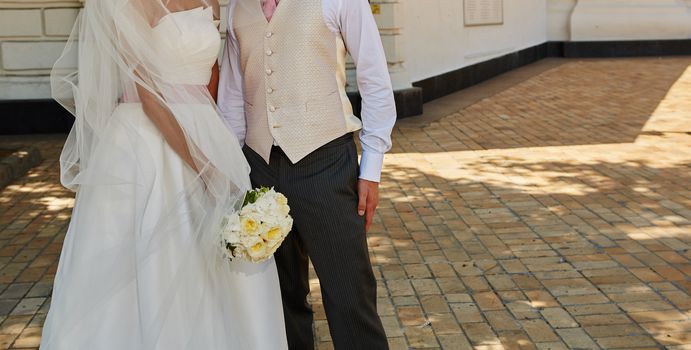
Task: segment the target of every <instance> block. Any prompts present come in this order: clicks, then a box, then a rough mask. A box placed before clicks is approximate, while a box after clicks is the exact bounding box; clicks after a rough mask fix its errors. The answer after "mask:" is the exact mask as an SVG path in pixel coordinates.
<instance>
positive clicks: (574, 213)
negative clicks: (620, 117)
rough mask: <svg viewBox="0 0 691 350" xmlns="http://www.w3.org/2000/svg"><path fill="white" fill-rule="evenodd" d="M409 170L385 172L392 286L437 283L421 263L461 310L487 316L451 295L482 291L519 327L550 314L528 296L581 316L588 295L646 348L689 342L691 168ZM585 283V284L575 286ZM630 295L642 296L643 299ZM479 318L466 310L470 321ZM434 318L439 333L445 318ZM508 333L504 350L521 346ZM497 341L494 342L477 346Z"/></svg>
mask: <svg viewBox="0 0 691 350" xmlns="http://www.w3.org/2000/svg"><path fill="white" fill-rule="evenodd" d="M398 160H399V159H397V158H396V159H393V160H390V162H389V163H388V164H387V166H386V167H385V171H384V176H383V179H382V194H381V197H382V204H381V209H380V211H379V214H378V217H377V220H376V222H375V225H374V228H373V230H372V233H371V234H370V245H371V250H372V253H373V262H374V264H375V267H376V269H377V270H378V271H380V272H381V274H382V276H383V279H384V282H383V283H386V284H387V285H396V286H400V285H402V283H403V282H402V281H409V282H412V281H414V280H415V279H418V278H426V277H424V276H423V277H418V276H415V275H411V274H410V273H409V269H410V267H411V266H412V265H415V266H418V265H424V266H427V267H428V268H429V269H430V270H431V271H432V272H433V273H434V279H436V280H437V283H438V284H439V285H440V287H441V288H442V292H444V293H445V295H446V296H447V299H446V300H447V304H448V307H449V308H450V309H452V310H453V309H454V307H456V306H458V305H465V306H464V307H469V308H471V309H472V310H476V311H475V312H477V308H476V307H472V305H469V304H468V305H466V304H464V303H457V302H458V301H454V299H453V298H457V297H458V296H457V295H454V294H446V292H447V289H448V290H456V291H457V292H462V293H466V294H470V295H471V296H473V298H474V299H473V300H472V301H474V302H477V301H478V299H476V294H477V293H483V292H484V291H491V292H494V293H496V294H497V295H498V296H499V298H500V300H501V302H502V304H503V305H504V306H505V307H506V308H507V309H508V310H509V311H510V312H511V315H512V317H513V321H512V322H516V324H518V322H519V321H520V320H523V319H522V317H538V318H540V313H539V312H541V311H542V309H543V308H544V305H540V303H536V302H535V301H533V300H528V298H525V297H522V298H523V299H520V298H519V297H517V298H516V299H512V298H514V296H515V295H516V294H515V290H518V287H520V289H521V290H523V291H526V290H533V291H537V290H541V291H544V292H546V293H551V294H552V297H553V299H554V300H558V301H559V303H560V304H558V305H553V304H552V305H551V306H550V307H552V308H554V307H557V308H560V307H561V308H564V309H566V310H568V311H569V312H570V311H572V309H570V308H577V307H578V306H577V305H573V302H572V300H574V299H575V298H577V297H579V296H583V295H588V296H592V297H593V298H598V299H597V301H594V302H593V303H595V304H599V305H602V304H608V305H609V306H611V310H610V311H607V312H605V313H611V314H613V315H612V316H613V317H614V316H617V317H621V318H622V319H623V321H622V322H624V323H627V324H632V325H631V327H632V329H635V331H633V333H634V334H640V335H641V336H645V337H648V336H649V337H650V338H647V339H648V340H647V341H651V342H652V341H653V340H652V339H654V341H655V342H657V344H661V345H663V346H668V345H679V344H688V342H689V341H688V339H687V335H688V334H689V332H691V326H690V325H689V323H688V318H689V314H688V310H689V309H690V308H691V297H689V295H691V269H690V268H691V261H690V260H689V259H690V258H691V251H690V250H689V249H690V248H691V189H690V188H689V184H690V183H691V165H689V164H688V163H681V162H680V163H676V164H667V165H666V166H659V165H656V164H652V163H650V162H647V161H643V160H640V161H626V162H625V161H621V162H618V161H606V160H598V161H590V162H585V163H582V162H571V161H567V160H558V161H526V160H524V159H520V158H518V157H510V156H488V157H483V158H481V159H463V161H459V162H458V164H457V166H458V169H460V170H459V171H454V170H458V169H453V167H452V166H448V165H444V166H439V167H438V168H437V169H433V170H430V171H423V170H421V169H420V167H415V166H411V165H410V164H409V163H411V162H412V161H408V163H406V162H403V161H400V162H397V161H398ZM402 164H407V165H402ZM433 164H437V163H434V162H433ZM531 263H532V265H530V264H531ZM443 266H450V267H453V270H454V271H455V273H456V275H455V276H457V277H458V282H455V283H457V285H456V286H444V284H446V283H447V282H448V280H452V279H454V278H456V277H451V275H447V276H446V277H442V278H439V277H438V276H436V270H439V271H443V270H442V269H441V267H443ZM392 271H402V272H400V273H399V274H395V273H392ZM403 271H405V272H403ZM392 276H393V277H392ZM574 280H579V281H581V282H580V283H582V285H579V286H576V287H572V286H569V285H568V283H567V282H569V281H574ZM562 282H563V283H564V285H560V284H559V283H562ZM508 284H515V285H517V286H518V287H516V286H514V287H506V285H508ZM636 293H637V294H636ZM519 294H520V292H519ZM629 294H636V295H640V296H641V298H640V300H641V301H638V300H639V299H637V298H634V297H631V296H629ZM547 295H549V294H547ZM452 297H453V298H452ZM569 298H571V299H569ZM631 300H634V301H635V302H631ZM643 300H644V301H643ZM646 303H648V304H646ZM548 305H549V304H548ZM591 306H592V305H591ZM649 306H650V308H648V307H649ZM596 307H597V305H596ZM653 307H657V308H661V309H662V310H657V309H656V310H652V308H653ZM603 312H604V311H603ZM481 313H482V314H483V315H484V316H485V317H487V313H486V312H485V311H481ZM469 314H471V313H470V312H469V311H468V310H467V309H466V310H465V311H464V312H463V313H462V315H463V317H467V315H469ZM529 314H533V315H537V316H526V315H529ZM425 317H427V319H430V320H432V322H433V323H432V324H433V325H434V319H435V314H434V312H432V313H426V316H425ZM457 317H459V316H458V315H457ZM478 317H480V316H478ZM587 317H591V316H589V315H584V316H582V318H578V317H575V316H574V318H575V319H576V322H578V325H577V327H580V328H583V329H584V330H585V331H586V332H593V331H594V330H593V329H592V328H589V327H588V326H584V325H583V324H582V323H581V322H584V320H585V319H586V318H587ZM675 317H676V318H675ZM591 318H592V317H591ZM465 321H466V322H467V320H465ZM479 321H480V322H489V321H484V320H483V319H482V317H480V318H479ZM461 322H463V321H461ZM490 325H491V322H490ZM497 332H498V333H497V334H498V335H499V339H500V340H501V341H502V343H504V342H509V343H510V342H512V341H518V340H521V339H522V338H520V337H519V334H516V335H515V336H514V335H512V334H509V333H502V332H500V331H497ZM519 333H520V332H519ZM591 336H592V335H591ZM516 337H519V338H520V339H519V338H516ZM593 337H595V336H593ZM600 337H601V336H600ZM496 341H497V338H496V337H495V336H494V335H492V334H488V335H487V336H485V337H484V338H483V336H481V337H480V338H478V340H477V342H478V344H476V345H481V344H482V342H487V343H488V344H489V343H492V342H496ZM596 341H600V339H599V338H596ZM601 346H605V345H602V344H601Z"/></svg>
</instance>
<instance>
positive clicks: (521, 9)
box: [402, 0, 547, 81]
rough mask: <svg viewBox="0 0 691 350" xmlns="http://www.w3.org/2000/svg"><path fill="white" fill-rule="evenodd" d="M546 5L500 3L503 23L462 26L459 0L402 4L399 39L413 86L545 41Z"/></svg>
mask: <svg viewBox="0 0 691 350" xmlns="http://www.w3.org/2000/svg"><path fill="white" fill-rule="evenodd" d="M546 1H547V0H520V1H516V0H504V24H502V25H488V26H472V27H466V26H465V25H464V18H463V17H464V16H463V1H462V0H405V2H404V12H405V17H404V18H405V21H404V26H403V28H402V35H403V38H404V42H405V50H404V52H405V57H406V60H405V68H406V70H407V71H408V74H409V75H410V78H411V80H412V81H418V80H422V79H425V78H428V77H430V76H434V75H438V74H440V73H443V72H448V71H452V70H455V69H459V68H463V67H465V66H468V65H471V64H474V63H477V62H481V61H485V60H488V59H492V58H494V57H497V56H501V55H503V54H506V53H509V52H513V51H517V50H520V49H523V48H526V47H530V46H534V45H537V44H541V43H544V42H545V41H546V40H547V34H546V29H545V28H546V23H547V12H546Z"/></svg>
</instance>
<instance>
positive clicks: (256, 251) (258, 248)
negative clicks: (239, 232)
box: [247, 240, 267, 261]
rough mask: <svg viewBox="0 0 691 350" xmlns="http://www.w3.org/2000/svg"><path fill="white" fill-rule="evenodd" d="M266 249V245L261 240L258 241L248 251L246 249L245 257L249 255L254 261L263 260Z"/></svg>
mask: <svg viewBox="0 0 691 350" xmlns="http://www.w3.org/2000/svg"><path fill="white" fill-rule="evenodd" d="M266 248H267V246H266V243H265V242H264V241H263V240H259V242H257V243H255V244H254V245H253V246H251V247H250V249H248V251H247V255H249V256H250V257H251V258H252V259H253V260H254V261H258V260H261V259H264V258H265V255H266Z"/></svg>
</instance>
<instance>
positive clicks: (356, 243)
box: [244, 134, 388, 350]
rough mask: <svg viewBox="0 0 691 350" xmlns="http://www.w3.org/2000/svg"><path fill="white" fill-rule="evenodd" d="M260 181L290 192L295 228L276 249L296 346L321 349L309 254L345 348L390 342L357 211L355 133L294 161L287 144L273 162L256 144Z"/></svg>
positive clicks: (372, 348)
mask: <svg viewBox="0 0 691 350" xmlns="http://www.w3.org/2000/svg"><path fill="white" fill-rule="evenodd" d="M244 151H245V156H246V157H247V160H248V162H249V164H250V166H251V167H252V173H251V175H250V177H251V179H252V183H253V185H254V186H255V187H259V186H269V187H271V186H273V187H275V188H276V190H277V191H280V192H282V193H283V194H285V195H286V197H288V204H289V205H290V208H291V215H292V216H293V219H294V226H293V230H292V232H291V233H290V234H289V235H288V237H287V239H286V241H285V242H284V243H283V245H282V246H281V247H280V248H279V250H278V252H277V253H276V255H275V257H276V263H277V265H278V276H279V280H280V283H281V294H282V297H283V312H284V316H285V322H286V332H287V334H288V344H289V347H290V349H291V350H312V349H314V335H313V331H312V321H313V314H312V308H311V307H310V305H309V304H308V303H307V295H308V293H309V279H308V259H309V260H311V261H312V264H313V265H314V269H315V271H316V273H317V276H318V277H319V281H320V285H321V291H322V298H323V303H324V309H325V311H326V317H327V320H328V323H329V329H330V332H331V338H332V339H333V342H334V347H335V348H336V349H338V350H355V349H362V350H379V349H388V344H387V340H386V334H385V333H384V328H383V327H382V323H381V320H380V319H379V316H378V314H377V305H376V304H377V285H376V280H375V278H374V274H373V272H372V265H371V263H370V260H369V253H368V251H367V240H366V236H365V225H364V219H363V218H362V217H361V216H359V215H358V214H357V202H358V194H357V179H358V159H357V149H356V147H355V142H354V140H353V134H347V135H345V136H342V137H340V138H338V139H336V140H334V141H332V142H330V143H328V144H327V145H325V146H323V147H321V148H319V149H318V150H316V151H314V152H313V153H311V154H310V155H308V156H307V157H305V158H304V159H302V160H301V161H299V162H298V163H296V164H292V163H291V161H290V160H289V159H288V157H287V156H286V155H285V153H283V151H282V150H281V149H280V148H279V147H274V148H273V149H272V151H271V157H270V162H269V164H267V163H266V161H264V159H262V157H261V156H259V155H258V154H257V153H255V152H254V151H253V150H252V149H250V148H249V147H245V148H244Z"/></svg>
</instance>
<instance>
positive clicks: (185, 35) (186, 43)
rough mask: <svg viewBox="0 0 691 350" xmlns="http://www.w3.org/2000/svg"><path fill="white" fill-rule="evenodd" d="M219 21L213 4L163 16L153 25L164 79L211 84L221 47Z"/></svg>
mask: <svg viewBox="0 0 691 350" xmlns="http://www.w3.org/2000/svg"><path fill="white" fill-rule="evenodd" d="M218 23H219V22H218V21H217V20H214V18H213V9H212V8H211V7H207V8H203V7H198V8H195V9H191V10H185V11H179V12H171V13H169V14H167V15H165V16H164V17H162V18H161V19H160V20H159V22H158V23H157V24H156V25H155V26H154V27H153V28H152V33H153V39H154V40H153V45H154V46H155V49H156V52H157V53H158V54H159V58H160V65H159V69H160V72H159V73H160V76H161V79H163V80H165V81H166V82H168V83H171V84H184V85H206V84H208V83H209V79H210V78H211V67H212V66H213V65H214V63H215V62H216V60H217V59H218V53H219V51H220V48H221V37H220V35H219V33H218V28H217V26H218Z"/></svg>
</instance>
